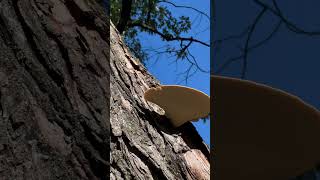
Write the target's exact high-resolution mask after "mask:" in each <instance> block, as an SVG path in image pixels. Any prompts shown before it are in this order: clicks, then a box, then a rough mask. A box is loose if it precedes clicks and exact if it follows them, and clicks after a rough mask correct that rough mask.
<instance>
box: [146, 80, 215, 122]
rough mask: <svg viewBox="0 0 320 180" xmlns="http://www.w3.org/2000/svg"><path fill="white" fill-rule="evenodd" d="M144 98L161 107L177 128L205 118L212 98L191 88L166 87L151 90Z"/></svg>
mask: <svg viewBox="0 0 320 180" xmlns="http://www.w3.org/2000/svg"><path fill="white" fill-rule="evenodd" d="M144 98H145V99H146V100H147V101H150V102H152V103H155V104H157V105H158V106H160V107H161V108H162V109H163V110H164V111H165V116H166V117H167V118H169V120H170V122H171V123H172V125H173V126H175V127H179V126H181V125H182V124H184V123H185V122H188V121H197V120H199V119H200V118H205V117H207V116H208V115H209V113H210V97H209V96H208V95H206V94H204V93H203V92H200V91H198V90H196V89H192V88H189V87H184V86H176V85H168V86H167V85H164V86H159V87H156V88H150V89H148V90H147V91H146V92H145V93H144Z"/></svg>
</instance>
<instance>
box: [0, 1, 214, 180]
mask: <svg viewBox="0 0 320 180" xmlns="http://www.w3.org/2000/svg"><path fill="white" fill-rule="evenodd" d="M109 27H110V28H111V32H109ZM109 36H110V37H111V39H110V40H111V50H110V46H109V44H108V43H109ZM109 53H111V58H109ZM110 67H111V68H110ZM110 84H111V86H110ZM156 85H158V82H157V81H156V80H155V79H154V78H153V77H152V76H151V75H150V74H148V72H147V71H146V70H145V69H144V68H143V66H142V65H141V64H140V63H139V62H138V61H137V60H136V59H135V58H134V57H132V56H131V54H130V53H129V52H128V50H127V48H126V47H125V46H124V43H123V42H122V40H121V38H120V36H119V34H118V33H117V31H115V29H114V26H113V25H111V26H110V23H109V20H108V18H107V17H106V15H105V13H104V10H103V8H102V6H101V5H100V4H98V3H97V2H96V1H95V0H64V1H62V0H1V1H0V177H1V178H0V179H5V180H6V179H8V180H9V179H10V180H11V179H31V180H32V179H46V180H47V179H49V180H50V179H90V180H91V179H109V177H110V178H111V179H208V178H209V163H208V159H209V151H208V149H207V147H206V145H204V143H203V142H202V139H201V138H200V136H199V135H198V134H197V132H196V131H195V129H194V127H193V126H192V124H190V123H189V124H186V125H184V126H182V127H181V128H178V129H174V128H172V127H171V126H170V124H168V122H167V121H166V118H165V117H163V116H161V115H159V114H158V113H156V112H158V111H159V109H157V107H154V106H152V105H150V104H147V103H146V102H145V100H144V99H143V97H142V95H143V92H144V91H145V90H146V89H147V88H148V87H151V86H156ZM110 93H111V98H110ZM110 103H111V104H110ZM110 123H111V131H112V132H110ZM110 140H111V142H110ZM110 147H111V150H112V151H110ZM110 155H111V157H110ZM109 162H110V163H111V166H110V165H109Z"/></svg>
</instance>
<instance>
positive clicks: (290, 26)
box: [254, 0, 320, 36]
mask: <svg viewBox="0 0 320 180" xmlns="http://www.w3.org/2000/svg"><path fill="white" fill-rule="evenodd" d="M254 2H256V3H257V4H258V5H260V6H262V7H264V8H267V9H268V10H269V11H270V12H272V13H273V14H274V15H276V16H278V17H279V18H280V19H281V20H282V21H283V23H284V24H285V25H286V26H287V28H288V29H289V30H291V31H292V32H295V33H298V34H305V35H309V36H315V35H320V30H317V31H307V30H304V29H303V28H300V27H298V26H297V25H296V24H294V23H292V22H291V21H289V20H288V19H287V18H285V17H284V15H283V13H282V11H281V10H280V8H279V6H278V4H277V2H276V1H275V0H272V2H273V5H274V7H275V10H274V9H273V8H272V7H270V6H269V5H267V4H265V3H263V2H261V1H260V0H254Z"/></svg>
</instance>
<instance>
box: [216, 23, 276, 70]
mask: <svg viewBox="0 0 320 180" xmlns="http://www.w3.org/2000/svg"><path fill="white" fill-rule="evenodd" d="M281 24H282V21H281V20H280V21H279V22H278V23H277V25H276V26H275V28H274V29H273V31H272V32H271V33H270V34H269V35H268V36H267V37H266V38H265V39H263V40H261V41H260V42H258V43H256V44H255V45H253V46H251V47H249V48H248V52H250V51H252V50H254V49H256V48H259V47H260V46H262V45H264V44H265V43H266V42H267V41H269V40H270V39H271V38H272V37H274V35H275V33H276V32H278V30H279V29H280V27H281ZM243 58H244V55H243V54H242V55H239V56H236V57H232V58H230V59H228V60H227V61H226V62H225V63H224V64H222V65H221V66H220V67H219V68H218V69H217V71H215V72H214V73H215V74H220V73H221V72H222V71H224V69H226V68H227V67H228V66H229V65H230V64H231V63H233V62H236V61H238V60H241V59H243Z"/></svg>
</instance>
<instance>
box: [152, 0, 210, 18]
mask: <svg viewBox="0 0 320 180" xmlns="http://www.w3.org/2000/svg"><path fill="white" fill-rule="evenodd" d="M158 3H168V4H170V5H172V6H174V7H177V8H186V9H192V10H194V11H196V12H198V13H199V14H201V15H204V16H206V17H207V18H208V19H209V20H210V17H209V16H208V15H207V14H206V13H204V12H202V11H200V10H198V9H196V8H194V7H190V6H182V5H176V4H174V3H173V2H170V1H158Z"/></svg>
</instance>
